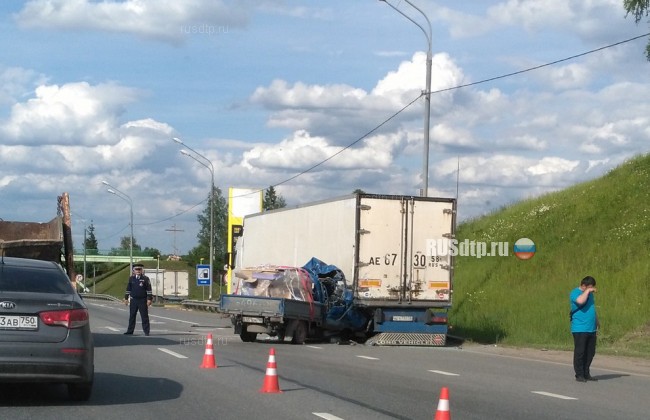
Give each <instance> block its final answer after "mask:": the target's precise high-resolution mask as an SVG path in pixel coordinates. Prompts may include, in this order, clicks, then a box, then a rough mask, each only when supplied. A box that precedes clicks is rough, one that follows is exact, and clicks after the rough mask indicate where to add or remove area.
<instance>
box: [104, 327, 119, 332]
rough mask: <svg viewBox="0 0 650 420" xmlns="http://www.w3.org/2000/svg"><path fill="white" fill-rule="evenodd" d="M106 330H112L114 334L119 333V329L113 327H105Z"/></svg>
mask: <svg viewBox="0 0 650 420" xmlns="http://www.w3.org/2000/svg"><path fill="white" fill-rule="evenodd" d="M104 328H106V329H108V330H111V331H113V332H118V331H119V328H113V327H104Z"/></svg>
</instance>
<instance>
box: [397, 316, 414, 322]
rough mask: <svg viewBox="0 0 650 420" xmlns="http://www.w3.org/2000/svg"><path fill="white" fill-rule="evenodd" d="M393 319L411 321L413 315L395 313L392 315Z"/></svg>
mask: <svg viewBox="0 0 650 420" xmlns="http://www.w3.org/2000/svg"><path fill="white" fill-rule="evenodd" d="M393 321H401V322H413V317H412V316H403V315H395V316H394V317H393Z"/></svg>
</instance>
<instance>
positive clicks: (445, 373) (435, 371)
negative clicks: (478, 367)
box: [429, 370, 460, 376]
mask: <svg viewBox="0 0 650 420" xmlns="http://www.w3.org/2000/svg"><path fill="white" fill-rule="evenodd" d="M429 372H431V373H437V374H439V375H446V376H460V374H458V373H451V372H445V371H444V370H430V371H429Z"/></svg>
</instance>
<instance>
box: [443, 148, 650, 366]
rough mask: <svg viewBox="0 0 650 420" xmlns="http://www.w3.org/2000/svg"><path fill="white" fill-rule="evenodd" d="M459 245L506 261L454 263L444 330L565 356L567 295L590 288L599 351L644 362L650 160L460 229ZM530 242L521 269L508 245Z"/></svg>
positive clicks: (648, 327) (649, 299) (649, 300)
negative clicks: (484, 249)
mask: <svg viewBox="0 0 650 420" xmlns="http://www.w3.org/2000/svg"><path fill="white" fill-rule="evenodd" d="M457 237H458V239H459V241H463V240H465V239H469V240H474V241H486V242H488V243H489V242H492V241H507V242H509V244H510V255H509V256H508V257H491V258H481V259H478V258H474V257H458V258H457V260H456V264H455V266H456V271H455V284H454V288H455V289H454V307H453V309H452V311H451V314H450V318H451V323H452V324H453V325H454V326H455V330H454V331H455V334H456V335H460V336H464V337H470V338H472V339H473V340H476V341H480V342H487V343H497V342H498V343H501V344H507V345H516V346H534V347H545V348H553V349H570V348H572V346H573V341H572V338H571V335H570V332H569V298H568V295H569V291H570V290H571V289H572V288H574V287H576V286H578V285H579V283H580V280H581V279H582V278H583V277H585V276H587V275H591V276H593V277H594V278H595V279H596V281H597V288H598V293H597V294H596V304H597V310H598V315H599V318H600V321H601V331H600V334H599V351H601V350H604V351H606V352H618V353H620V354H622V353H625V354H633V355H634V354H636V355H647V356H650V339H649V338H650V259H649V255H650V252H649V251H650V155H644V156H639V157H637V158H635V159H632V160H630V161H628V162H626V163H625V164H623V165H621V166H620V167H618V168H616V169H614V170H612V171H611V172H609V173H608V174H607V175H605V176H603V177H602V178H599V179H596V180H593V181H590V182H586V183H582V184H579V185H576V186H573V187H571V188H568V189H566V190H562V191H559V192H555V193H551V194H547V195H544V196H542V197H539V198H535V199H531V200H527V201H523V202H520V203H517V204H514V205H512V206H510V207H507V208H505V209H503V210H500V211H498V212H495V213H493V214H490V215H488V216H485V217H482V218H479V219H476V220H471V221H468V222H466V223H463V224H461V225H460V226H459V227H458V231H457ZM519 238H530V239H531V240H533V242H535V245H536V254H535V256H534V257H533V258H532V259H530V260H519V259H517V258H516V257H515V256H514V254H513V253H512V245H513V244H514V242H515V241H516V240H517V239H519Z"/></svg>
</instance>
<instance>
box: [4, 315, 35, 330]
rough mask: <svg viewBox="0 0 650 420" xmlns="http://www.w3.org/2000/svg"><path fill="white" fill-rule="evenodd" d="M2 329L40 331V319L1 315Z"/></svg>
mask: <svg viewBox="0 0 650 420" xmlns="http://www.w3.org/2000/svg"><path fill="white" fill-rule="evenodd" d="M0 328H9V329H12V330H36V329H38V318H37V317H35V316H27V315H0Z"/></svg>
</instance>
